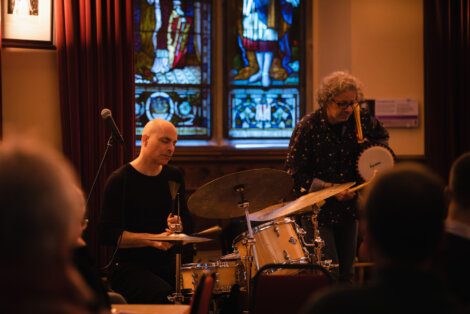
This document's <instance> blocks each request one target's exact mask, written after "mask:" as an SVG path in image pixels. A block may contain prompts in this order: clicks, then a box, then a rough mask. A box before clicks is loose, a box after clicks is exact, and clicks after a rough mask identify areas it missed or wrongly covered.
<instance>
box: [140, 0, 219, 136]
mask: <svg viewBox="0 0 470 314" xmlns="http://www.w3.org/2000/svg"><path fill="white" fill-rule="evenodd" d="M211 10H212V9H211V1H210V0H184V1H182V0H134V30H135V34H134V43H135V49H134V51H135V85H136V90H135V97H136V100H135V113H136V135H137V136H136V140H137V145H139V143H140V136H141V133H142V128H143V126H145V124H146V123H147V122H148V121H149V120H151V119H154V118H164V119H166V120H168V121H171V122H172V123H173V124H174V125H175V126H176V128H177V129H178V134H179V137H180V138H189V139H190V138H209V137H210V135H211V129H210V126H211V121H210V119H211V116H210V111H211V110H210V102H211V93H210V84H211Z"/></svg>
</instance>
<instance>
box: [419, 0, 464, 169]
mask: <svg viewBox="0 0 470 314" xmlns="http://www.w3.org/2000/svg"><path fill="white" fill-rule="evenodd" d="M423 6H424V48H425V49H424V67H425V70H424V77H425V108H426V110H425V128H426V133H425V147H426V157H427V159H428V162H429V165H430V166H431V167H432V168H434V169H435V170H437V171H438V172H439V173H440V174H441V176H443V177H444V178H447V175H448V172H449V169H450V165H451V163H452V161H453V160H454V159H455V158H456V157H457V156H459V155H460V154H462V153H463V152H465V151H468V150H470V123H468V121H469V119H470V95H469V93H468V88H469V86H470V0H427V1H424V2H423Z"/></svg>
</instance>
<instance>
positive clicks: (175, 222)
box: [166, 214, 183, 232]
mask: <svg viewBox="0 0 470 314" xmlns="http://www.w3.org/2000/svg"><path fill="white" fill-rule="evenodd" d="M166 222H167V224H168V229H170V230H171V231H173V232H182V231H183V223H182V222H181V217H180V216H178V215H173V214H170V215H168V218H167V219H166Z"/></svg>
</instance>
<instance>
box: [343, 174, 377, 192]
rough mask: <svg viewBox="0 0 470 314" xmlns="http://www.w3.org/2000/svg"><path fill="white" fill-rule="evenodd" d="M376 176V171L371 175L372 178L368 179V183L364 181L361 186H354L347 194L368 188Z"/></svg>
mask: <svg viewBox="0 0 470 314" xmlns="http://www.w3.org/2000/svg"><path fill="white" fill-rule="evenodd" d="M376 174H377V170H374V174H373V175H372V178H370V179H369V181H366V182H364V183H362V184H359V185H356V186H355V187H353V188H352V189H349V192H356V191H357V190H360V189H362V188H365V187H366V186H368V185H369V184H370V183H371V182H372V180H374V178H375V175H376Z"/></svg>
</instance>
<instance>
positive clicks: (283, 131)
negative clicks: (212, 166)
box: [229, 89, 299, 138]
mask: <svg viewBox="0 0 470 314" xmlns="http://www.w3.org/2000/svg"><path fill="white" fill-rule="evenodd" d="M298 108H299V94H298V92H297V89H271V90H270V91H269V92H268V93H266V92H265V91H263V90H262V89H248V90H247V89H233V90H232V91H231V92H230V95H229V112H230V113H231V115H230V128H229V135H230V136H231V137H234V138H284V137H289V136H290V135H291V133H292V131H293V130H294V126H295V123H296V121H297V120H298V117H299V110H298Z"/></svg>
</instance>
